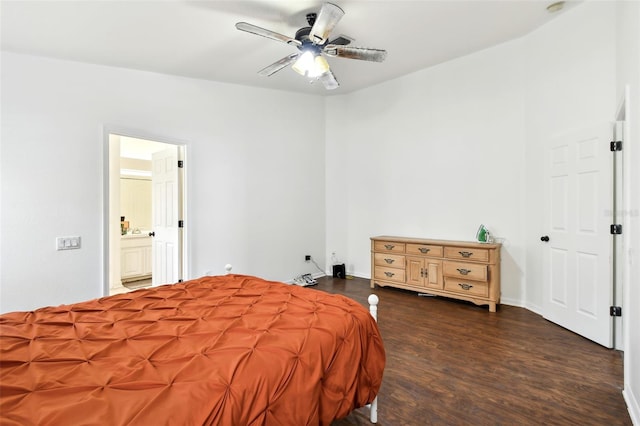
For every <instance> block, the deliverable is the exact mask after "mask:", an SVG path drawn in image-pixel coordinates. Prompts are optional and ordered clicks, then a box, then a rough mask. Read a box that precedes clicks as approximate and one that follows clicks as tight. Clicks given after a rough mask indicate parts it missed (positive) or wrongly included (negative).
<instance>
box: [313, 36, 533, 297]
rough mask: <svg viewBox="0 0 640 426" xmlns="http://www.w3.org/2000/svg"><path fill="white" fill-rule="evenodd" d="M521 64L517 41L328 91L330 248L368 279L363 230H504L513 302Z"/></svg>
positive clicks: (506, 279) (426, 233)
mask: <svg viewBox="0 0 640 426" xmlns="http://www.w3.org/2000/svg"><path fill="white" fill-rule="evenodd" d="M522 74H523V69H522V42H521V41H518V40H516V41H514V42H510V43H505V44H503V45H501V46H497V47H495V48H492V49H488V50H485V51H482V52H478V53H476V54H473V55H470V56H467V57H464V58H461V59H457V60H454V61H450V62H448V63H445V64H442V65H439V66H436V67H433V68H429V69H426V70H423V71H420V72H416V73H413V74H411V75H409V76H406V77H403V78H400V79H397V80H395V81H391V82H388V83H385V84H381V85H379V86H377V87H374V88H371V89H368V90H364V91H360V92H357V93H355V94H352V95H349V96H343V97H335V98H329V99H328V101H327V142H326V143H327V154H328V159H327V176H328V181H327V208H328V213H327V217H328V219H329V218H330V217H331V215H333V216H335V219H334V223H339V224H340V223H342V224H343V225H338V227H337V228H333V227H332V226H330V224H329V223H328V226H327V228H328V237H327V250H328V251H331V250H333V249H334V247H333V245H334V244H335V245H337V246H338V247H337V249H336V250H337V251H338V252H344V251H346V253H344V254H345V255H346V256H345V257H346V259H347V260H348V262H347V269H348V270H349V271H350V272H351V273H353V274H355V275H358V276H364V277H369V276H370V241H369V237H371V236H374V235H400V236H414V237H424V238H442V239H454V240H473V239H474V238H475V234H476V230H477V229H478V226H479V225H480V224H481V223H483V224H485V225H486V226H487V227H488V228H489V229H490V230H491V232H492V233H493V234H494V236H496V237H498V238H504V249H503V251H502V257H503V258H502V299H503V301H508V302H510V303H514V304H521V303H522V300H521V299H522V295H523V290H522V285H523V282H524V281H523V279H524V270H523V266H524V253H523V246H524V241H523V238H524V229H523V220H524V212H523V209H522V205H523V191H522V188H523V186H524V172H523V171H524V160H525V159H524V135H523V127H524V121H523V120H524V116H523V114H524V109H523V88H522ZM329 153H334V154H335V156H336V157H338V156H341V157H339V160H338V163H335V162H334V161H332V160H333V157H331V156H330V154H329ZM334 173H335V174H336V175H339V176H341V180H339V181H336V180H335V177H334V179H331V178H329V177H331V176H332V175H334ZM338 216H341V217H340V220H338Z"/></svg>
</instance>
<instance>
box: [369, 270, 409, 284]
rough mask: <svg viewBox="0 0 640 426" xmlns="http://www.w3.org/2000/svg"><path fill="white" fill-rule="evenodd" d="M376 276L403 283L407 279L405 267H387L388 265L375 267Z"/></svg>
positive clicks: (379, 278) (380, 278)
mask: <svg viewBox="0 0 640 426" xmlns="http://www.w3.org/2000/svg"><path fill="white" fill-rule="evenodd" d="M374 271H375V272H374V278H375V279H377V280H383V281H395V282H399V283H403V282H404V281H405V273H404V269H395V268H387V267H386V266H376V267H375V268H374Z"/></svg>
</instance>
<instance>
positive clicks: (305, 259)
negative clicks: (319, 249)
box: [304, 254, 311, 262]
mask: <svg viewBox="0 0 640 426" xmlns="http://www.w3.org/2000/svg"><path fill="white" fill-rule="evenodd" d="M310 260H311V255H310V254H305V255H304V261H305V262H308V261H310Z"/></svg>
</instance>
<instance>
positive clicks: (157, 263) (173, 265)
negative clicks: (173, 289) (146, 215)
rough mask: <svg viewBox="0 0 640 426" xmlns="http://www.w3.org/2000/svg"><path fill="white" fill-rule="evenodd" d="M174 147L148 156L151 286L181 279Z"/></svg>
mask: <svg viewBox="0 0 640 426" xmlns="http://www.w3.org/2000/svg"><path fill="white" fill-rule="evenodd" d="M178 150H179V148H178V146H171V147H170V148H168V149H165V150H163V151H159V152H156V153H154V154H153V156H152V164H153V165H152V170H153V173H152V177H151V182H152V187H153V189H152V203H153V211H152V217H153V221H152V222H153V232H152V236H153V239H152V241H153V244H152V259H153V261H152V262H153V266H152V273H153V278H152V282H153V285H154V286H157V285H162V284H172V283H176V282H178V281H179V280H180V279H181V271H180V266H181V264H182V262H181V253H182V250H181V241H182V238H181V237H182V236H181V232H180V230H181V228H180V227H179V223H178V222H179V220H180V199H181V198H180V197H181V190H182V188H181V185H180V173H179V172H180V170H179V168H178V159H179V158H178V156H179V151H178Z"/></svg>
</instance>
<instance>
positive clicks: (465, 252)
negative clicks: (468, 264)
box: [458, 251, 473, 257]
mask: <svg viewBox="0 0 640 426" xmlns="http://www.w3.org/2000/svg"><path fill="white" fill-rule="evenodd" d="M458 253H460V256H462V257H471V255H472V254H473V252H470V251H459V252H458Z"/></svg>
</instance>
